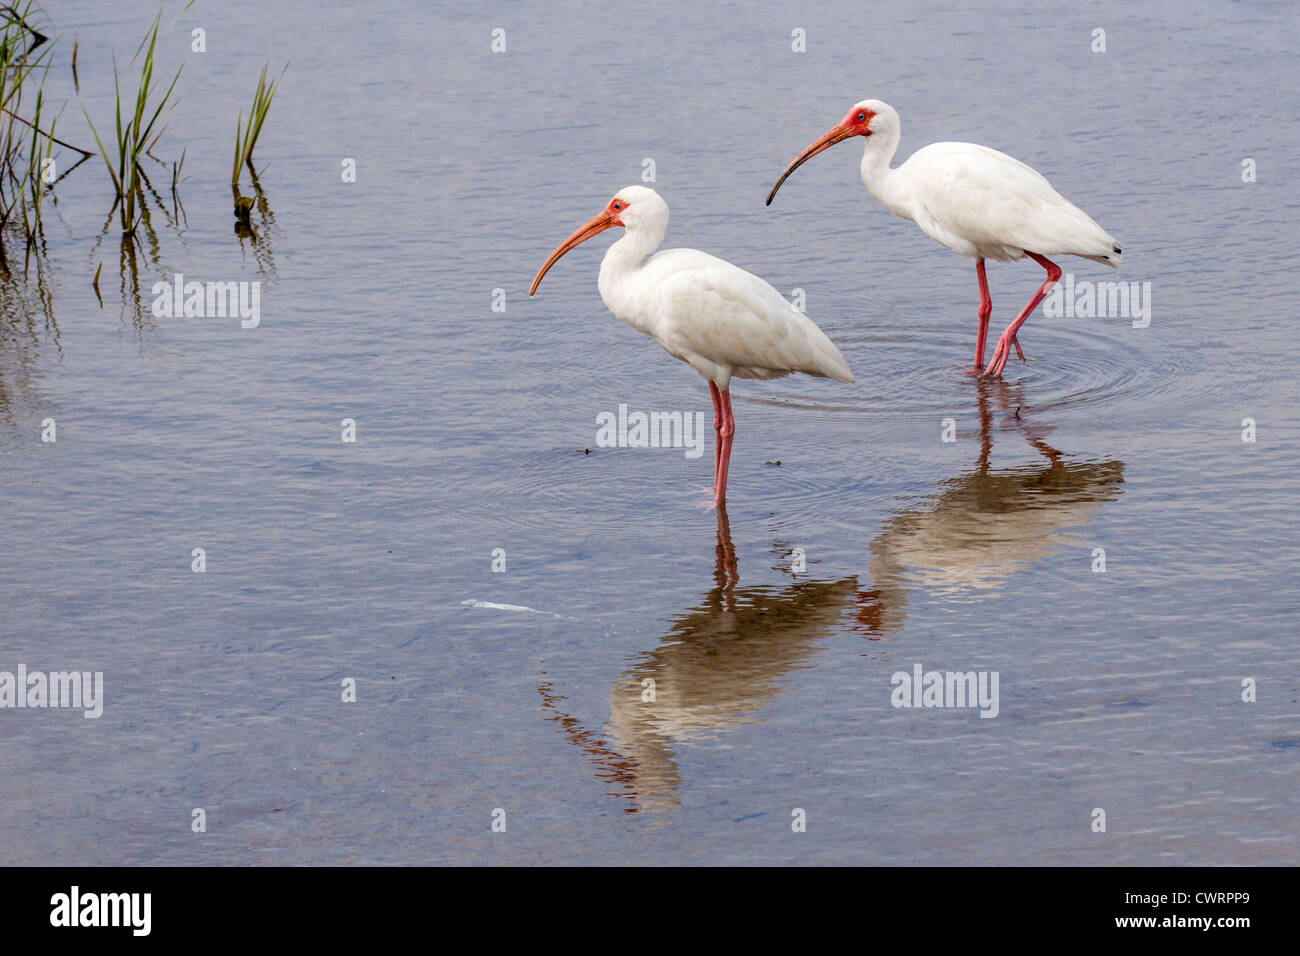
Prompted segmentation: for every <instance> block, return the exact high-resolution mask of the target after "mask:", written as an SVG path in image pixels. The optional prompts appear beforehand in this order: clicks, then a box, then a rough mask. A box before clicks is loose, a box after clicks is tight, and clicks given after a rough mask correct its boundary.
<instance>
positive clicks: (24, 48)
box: [0, 0, 288, 270]
mask: <svg viewBox="0 0 1300 956" xmlns="http://www.w3.org/2000/svg"><path fill="white" fill-rule="evenodd" d="M193 3H194V0H190V2H189V3H187V4H186V5H185V6H184V7H183V8H182V10H181V13H184V12H185V11H187V10H189V9H190V7H191V6H193ZM162 17H163V14H162V11H161V10H160V11H159V13H158V15H157V16H155V17H154V20H153V22H152V24H151V25H150V26H149V28H148V29H147V31H146V32H145V34H144V38H143V39H142V40H141V42H140V44H139V46H138V47H137V48H136V51H135V53H134V54H133V55H132V57H131V59H130V61H129V62H128V64H127V66H126V67H125V69H122V70H119V67H118V60H117V57H116V56H115V55H114V56H113V58H112V59H113V104H114V116H113V122H112V125H111V127H109V126H105V125H104V124H103V123H102V122H101V123H100V124H99V125H98V126H97V125H96V123H95V121H94V120H92V119H91V116H90V113H89V111H88V110H87V109H86V108H85V106H81V111H82V114H83V116H84V117H85V119H86V125H87V128H88V130H89V133H90V137H91V138H93V141H94V146H95V150H94V151H92V150H89V149H83V148H82V147H80V146H75V145H73V144H72V143H68V142H65V141H64V140H61V139H58V138H57V137H56V136H55V121H56V120H57V119H58V115H59V114H60V113H61V110H58V111H52V110H51V109H50V107H49V104H48V98H47V96H46V92H45V88H44V84H45V80H46V77H47V76H48V75H49V74H50V71H51V69H52V51H53V50H54V48H55V41H52V40H50V38H49V37H48V36H46V32H48V30H45V31H43V30H42V29H38V28H37V26H36V23H38V22H40V21H42V20H44V19H45V18H44V13H43V11H42V10H41V8H40V6H39V5H38V4H37V3H36V2H35V0H25V2H21V3H17V4H16V5H3V4H0V263H2V264H5V265H6V267H7V263H8V257H9V255H10V253H11V251H12V249H14V248H17V247H19V246H21V247H23V248H24V249H25V250H27V252H29V253H30V251H31V249H32V248H33V246H34V245H36V244H39V243H40V242H41V241H42V237H43V232H42V225H41V210H42V207H43V205H44V204H45V201H46V200H47V199H48V198H50V196H51V194H52V187H53V186H54V184H55V183H57V182H58V180H59V179H61V178H63V176H67V175H68V174H69V173H71V172H72V171H73V170H74V169H76V168H77V167H78V166H80V165H81V163H83V162H85V161H86V160H87V159H89V158H90V157H91V156H94V155H96V154H97V155H98V156H99V157H100V158H101V159H102V160H103V163H104V168H105V169H106V170H107V172H108V179H109V183H110V185H111V187H112V207H111V209H110V211H109V215H108V222H106V223H105V234H107V230H108V229H109V228H111V226H112V223H113V221H114V219H116V220H117V222H118V224H119V225H120V231H121V235H122V237H123V241H124V243H125V244H127V245H130V246H131V247H132V250H134V247H135V246H136V245H137V244H139V245H140V246H141V248H142V249H146V250H147V249H150V248H152V249H154V251H156V247H157V236H156V235H155V234H154V232H153V229H152V227H151V226H150V223H149V218H150V208H151V207H154V208H155V209H156V210H160V211H161V212H162V214H163V215H164V216H165V218H166V219H167V221H168V224H169V225H171V226H173V227H176V228H180V226H181V224H182V223H183V222H184V221H185V218H186V217H185V213H184V206H183V205H182V203H181V197H180V187H181V184H182V183H183V182H184V181H185V179H186V178H187V177H185V176H184V175H183V172H184V168H185V161H186V157H187V155H188V149H182V150H181V153H180V156H179V157H178V158H176V159H175V160H172V161H170V162H168V161H164V160H162V159H159V158H158V156H156V155H155V153H154V150H155V148H156V147H157V145H158V143H159V140H160V139H161V138H162V135H163V132H164V130H165V128H166V122H167V117H168V115H169V114H170V113H171V112H172V110H174V109H175V108H176V106H177V104H178V102H179V100H178V94H179V82H180V78H181V73H182V70H183V67H178V68H177V69H176V72H175V73H173V74H171V76H170V78H168V77H166V76H165V75H164V76H163V77H162V79H161V80H160V79H159V78H158V77H157V64H158V61H159V59H160V57H159V54H160V52H161V50H162V48H163V47H164V46H166V43H165V37H166V35H167V33H168V31H169V30H170V28H171V26H172V25H174V24H175V23H176V20H177V19H179V17H180V14H178V15H177V17H176V19H173V20H172V22H171V24H168V25H167V26H164V25H163V19H162ZM80 52H81V45H80V41H79V40H74V42H73V46H72V51H71V61H70V67H71V79H72V83H73V88H74V90H75V92H76V96H77V97H78V98H80V96H81V95H82V92H83V82H82V81H83V80H85V81H86V84H90V83H92V80H91V78H90V77H89V76H87V75H86V70H85V68H84V67H85V63H84V60H83V61H82V62H81V64H80V66H79V53H80ZM285 69H286V70H287V69H288V67H287V66H286V67H285ZM283 76H284V71H281V73H280V76H279V77H275V78H271V75H270V64H269V63H268V64H267V65H266V66H264V67H263V68H262V71H261V75H260V76H259V78H258V81H257V86H256V89H255V90H254V92H253V100H252V103H251V105H250V107H249V110H248V113H247V116H245V114H244V113H243V112H240V113H239V114H238V118H237V120H236V127H235V155H234V167H233V171H232V175H231V186H232V188H233V189H234V192H235V200H236V219H237V222H236V233H237V234H239V235H240V237H241V238H244V237H249V236H251V237H252V238H253V239H254V240H255V241H256V240H257V238H258V235H257V231H256V230H255V229H254V228H253V225H252V221H251V219H250V215H251V213H252V212H253V208H254V200H253V199H251V198H250V199H246V200H244V201H243V202H242V205H241V197H240V194H239V181H240V174H241V171H242V170H243V169H244V168H245V167H247V169H248V171H249V175H250V178H251V180H252V183H253V187H254V190H255V192H256V209H257V210H258V211H259V212H261V213H262V215H263V220H264V221H265V220H266V219H267V217H268V215H269V207H268V206H267V203H266V197H265V195H264V194H263V192H262V189H261V186H260V184H259V183H258V180H257V171H256V169H255V168H254V166H253V150H254V148H255V147H256V145H257V143H258V140H259V138H260V136H261V134H262V130H263V128H264V125H265V123H266V117H267V113H268V112H269V111H270V108H271V103H272V101H273V100H274V98H275V94H276V91H277V89H278V87H279V83H280V79H282V78H283ZM56 147H61V148H63V149H67V150H72V151H74V152H75V153H77V154H79V158H78V159H77V161H76V162H75V163H74V164H73V165H72V166H71V167H70V168H68V169H67V170H66V171H65V172H63V174H62V176H59V175H57V173H56V169H55V151H56ZM149 161H152V162H155V163H157V164H158V165H159V166H161V167H162V169H163V171H164V172H163V176H164V177H165V178H164V180H163V181H162V182H160V183H159V187H160V189H161V191H162V193H163V195H159V191H158V190H155V188H154V187H153V185H152V184H151V183H150V180H149V175H148V173H147V172H146V168H147V166H148V163H149ZM167 178H169V179H170V183H168V182H167ZM168 186H170V199H169V200H167V199H164V196H165V195H166V193H167V192H168ZM241 227H242V229H241ZM103 237H104V236H103V235H101V240H102V239H103ZM97 245H98V244H97ZM133 254H134V253H133V251H132V255H133ZM150 258H155V257H153V256H150ZM260 265H261V262H260V259H259V266H260ZM127 268H128V269H131V270H133V266H132V265H131V264H130V263H128V264H127Z"/></svg>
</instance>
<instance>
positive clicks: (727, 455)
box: [713, 388, 736, 505]
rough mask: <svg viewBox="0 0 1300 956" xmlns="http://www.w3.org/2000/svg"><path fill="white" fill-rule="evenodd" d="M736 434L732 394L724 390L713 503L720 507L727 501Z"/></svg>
mask: <svg viewBox="0 0 1300 956" xmlns="http://www.w3.org/2000/svg"><path fill="white" fill-rule="evenodd" d="M735 433H736V419H735V416H733V415H732V414H731V392H730V391H728V390H727V389H725V388H724V389H722V428H721V430H720V431H719V432H718V434H719V435H721V436H722V452H721V455H720V458H719V462H718V473H717V477H716V479H715V481H714V486H713V503H714V504H715V505H720V504H722V503H723V502H724V501H726V500H727V468H728V466H729V465H730V464H731V436H732V435H734V434H735Z"/></svg>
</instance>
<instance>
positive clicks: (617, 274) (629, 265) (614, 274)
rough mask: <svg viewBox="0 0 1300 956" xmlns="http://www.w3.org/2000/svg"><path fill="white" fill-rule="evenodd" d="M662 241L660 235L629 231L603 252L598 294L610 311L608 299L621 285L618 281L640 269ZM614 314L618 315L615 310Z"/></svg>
mask: <svg viewBox="0 0 1300 956" xmlns="http://www.w3.org/2000/svg"><path fill="white" fill-rule="evenodd" d="M662 239H663V235H662V234H655V233H653V232H649V231H642V230H632V229H629V230H628V231H627V232H625V233H623V237H622V238H621V239H619V240H618V241H617V242H616V243H614V244H613V245H612V246H610V247H609V249H608V250H607V251H606V252H605V258H604V259H602V260H601V262H600V294H601V297H602V298H603V299H604V300H605V304H606V305H608V306H609V307H610V308H611V309H613V308H614V306H613V303H611V301H610V297H611V295H616V294H617V293H616V290H617V289H618V288H619V287H620V286H621V284H622V283H621V282H620V280H621V279H625V278H627V277H628V276H630V275H632V274H633V273H635V272H636V271H637V270H638V269H640V268H641V262H642V260H644V259H645V257H646V256H648V255H650V253H652V252H654V251H655V249H657V248H658V247H659V243H660V241H661V240H662ZM615 314H618V313H617V310H615Z"/></svg>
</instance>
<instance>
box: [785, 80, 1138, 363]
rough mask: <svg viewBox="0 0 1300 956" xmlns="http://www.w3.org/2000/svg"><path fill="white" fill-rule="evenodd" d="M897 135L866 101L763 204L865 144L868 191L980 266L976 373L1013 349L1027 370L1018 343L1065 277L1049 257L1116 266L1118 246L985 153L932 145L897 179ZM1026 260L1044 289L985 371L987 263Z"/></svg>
mask: <svg viewBox="0 0 1300 956" xmlns="http://www.w3.org/2000/svg"><path fill="white" fill-rule="evenodd" d="M901 135H902V127H901V125H900V124H899V121H898V113H897V111H895V110H894V108H893V107H892V106H890V105H889V104H888V103H882V102H881V101H880V100H863V101H862V102H861V103H858V104H857V105H856V106H854V107H853V109H851V110H849V112H848V114H847V115H846V116H845V117H844V119H843V120H841V121H840V122H839V124H837V125H836V126H834V127H832V128H831V129H829V130H827V132H826V134H825V135H824V136H822V137H821V138H820V139H818V140H817V141H816V142H814V143H813V144H812V145H811V146H809V147H808V148H807V149H805V150H804V151H803V152H802V153H800V154H799V155H798V156H797V157H796V158H795V160H794V162H792V163H791V164H790V165H789V166H787V167H786V170H785V172H783V173H782V174H781V178H780V179H778V180H777V181H776V185H775V186H773V187H772V191H771V192H770V193H768V196H767V204H768V205H769V206H770V205H771V204H772V197H774V196H775V195H776V191H777V190H778V189H780V188H781V184H782V183H783V182H785V181H786V179H787V178H788V177H789V175H790V174H791V173H793V172H794V171H795V170H796V169H798V168H799V167H800V166H802V165H803V164H804V163H805V162H807V161H808V160H809V159H812V157H814V156H816V155H817V154H818V153H820V152H822V151H823V150H825V149H829V148H830V147H832V146H834V145H835V144H836V143H839V142H842V141H843V140H846V139H849V138H851V137H853V136H862V137H865V138H866V141H867V143H866V149H865V150H864V151H863V155H862V182H863V183H864V184H866V187H867V192H869V193H871V195H872V196H874V197H875V198H876V199H877V200H879V201H880V202H881V204H883V205H884V207H885V208H886V209H888V210H889V211H890V212H892V213H893V214H894V215H896V216H901V217H902V218H903V219H911V220H912V221H913V222H915V223H916V224H917V225H918V226H920V227H921V229H922V231H924V232H925V234H926V235H927V236H929V237H930V238H931V239H934V240H935V241H936V242H938V243H939V244H940V245H944V246H947V247H948V248H949V249H951V250H952V251H953V252H960V253H961V254H962V255H964V256H969V257H970V258H972V259H974V260H975V272H976V274H977V275H978V276H979V282H980V310H979V317H980V326H979V335H978V336H977V338H976V340H975V368H974V372H975V374H977V375H978V374H980V372H981V370H982V371H983V373H984V374H985V375H994V376H996V375H1001V374H1002V370H1003V369H1004V368H1005V367H1006V364H1007V358H1008V357H1009V355H1010V350H1011V348H1012V346H1014V347H1015V350H1016V353H1017V354H1018V355H1019V356H1020V360H1021V361H1024V358H1025V353H1024V352H1023V351H1021V349H1020V342H1019V341H1018V340H1017V339H1016V333H1017V332H1019V331H1020V326H1022V325H1024V323H1025V319H1027V318H1028V317H1029V313H1031V312H1032V311H1033V310H1034V309H1035V308H1037V306H1038V303H1039V302H1041V301H1042V300H1043V296H1045V295H1047V293H1048V291H1049V290H1050V289H1051V288H1052V286H1053V285H1055V284H1056V280H1057V279H1059V278H1060V277H1061V269H1060V267H1059V266H1057V265H1056V263H1054V262H1052V261H1051V260H1050V259H1048V258H1047V257H1048V256H1052V255H1067V256H1082V257H1083V258H1084V259H1091V260H1093V261H1094V262H1103V263H1105V264H1106V265H1109V266H1118V265H1119V257H1120V248H1119V244H1118V243H1117V242H1116V241H1115V240H1114V239H1113V238H1112V237H1111V236H1110V234H1109V233H1107V232H1106V230H1104V229H1102V228H1101V226H1099V225H1097V224H1096V223H1095V222H1093V221H1092V219H1091V218H1089V217H1088V215H1087V214H1086V213H1084V212H1083V210H1081V209H1079V208H1078V207H1077V206H1075V205H1073V204H1072V203H1070V202H1069V201H1068V200H1067V199H1065V197H1063V196H1062V195H1061V194H1060V193H1058V192H1057V191H1056V190H1055V189H1053V188H1052V185H1051V183H1049V182H1048V181H1047V180H1046V179H1044V178H1043V177H1042V176H1041V175H1040V174H1039V173H1038V172H1037V171H1035V170H1034V169H1032V168H1031V167H1029V166H1026V165H1025V164H1024V163H1022V162H1020V161H1019V160H1018V159H1012V158H1011V157H1010V156H1008V155H1007V154H1006V153H1000V152H998V151H997V150H996V149H989V148H988V147H987V146H977V145H976V144H974V143H932V144H931V145H929V146H926V147H924V148H922V149H918V150H917V151H916V152H915V153H913V154H912V155H911V156H910V157H909V158H908V160H907V161H906V162H905V163H903V164H902V165H901V166H899V167H898V168H896V169H891V168H890V166H889V163H890V161H891V160H892V159H893V157H894V151H895V150H897V149H898V141H899V138H900V137H901ZM1025 256H1029V258H1031V259H1033V260H1034V261H1035V262H1037V263H1038V264H1039V265H1040V266H1042V267H1043V268H1044V269H1046V270H1047V281H1046V282H1044V283H1043V284H1042V286H1041V287H1040V288H1039V289H1038V291H1037V292H1036V293H1034V297H1033V298H1032V299H1030V300H1029V304H1028V305H1027V306H1025V307H1024V309H1023V310H1021V312H1020V314H1019V315H1018V316H1016V319H1015V321H1014V322H1012V323H1011V324H1010V325H1009V326H1007V329H1006V331H1005V332H1003V333H1002V337H1001V338H1000V339H998V345H997V348H996V350H994V352H993V358H992V360H991V361H990V362H989V364H988V366H987V367H985V365H984V342H985V339H986V338H987V336H988V326H989V316H990V315H991V314H992V313H993V301H992V299H991V298H990V297H989V287H988V280H987V279H986V278H985V275H984V260H985V259H995V260H998V261H1000V262H1008V261H1011V260H1014V259H1021V258H1023V257H1025Z"/></svg>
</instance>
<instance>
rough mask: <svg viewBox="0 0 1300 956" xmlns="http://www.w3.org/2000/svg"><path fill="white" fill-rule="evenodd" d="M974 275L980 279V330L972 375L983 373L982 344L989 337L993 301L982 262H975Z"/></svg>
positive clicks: (976, 341) (976, 339)
mask: <svg viewBox="0 0 1300 956" xmlns="http://www.w3.org/2000/svg"><path fill="white" fill-rule="evenodd" d="M975 274H976V275H978V276H979V279H980V330H979V335H977V336H976V338H975V368H974V370H973V372H972V374H974V375H978V374H980V372H982V371H984V343H985V341H986V340H987V339H988V337H989V316H991V315H992V314H993V299H992V298H991V297H990V296H989V280H988V279H987V278H986V277H985V275H984V260H983V259H976V260H975Z"/></svg>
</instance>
